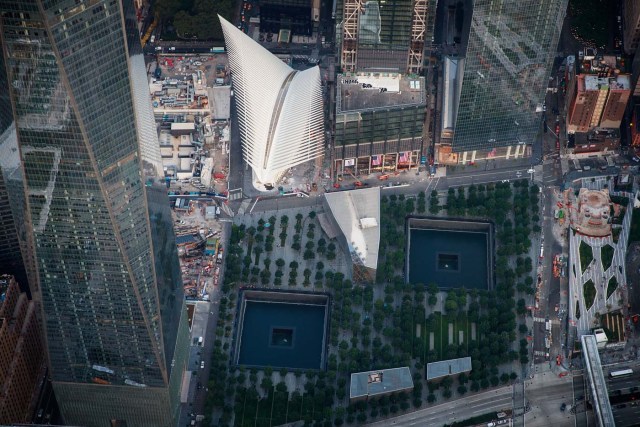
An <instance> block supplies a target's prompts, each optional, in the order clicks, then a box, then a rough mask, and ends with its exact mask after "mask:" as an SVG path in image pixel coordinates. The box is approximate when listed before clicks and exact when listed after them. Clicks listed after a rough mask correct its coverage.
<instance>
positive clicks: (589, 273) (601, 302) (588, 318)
mask: <svg viewBox="0 0 640 427" xmlns="http://www.w3.org/2000/svg"><path fill="white" fill-rule="evenodd" d="M605 183H607V181H605V180H599V181H596V182H590V181H589V182H584V183H583V185H584V186H585V187H589V188H591V189H599V188H602V187H603V186H604V184H605ZM611 195H614V196H622V197H627V198H630V199H631V200H630V201H629V205H628V209H627V211H626V213H625V216H624V220H623V223H622V226H621V230H622V231H621V232H620V236H619V238H618V242H617V243H614V241H613V237H612V236H608V237H604V238H600V237H588V236H583V235H580V234H578V233H574V232H573V230H571V231H569V239H570V245H569V247H570V255H569V271H568V275H569V301H571V303H570V304H569V318H570V319H571V321H572V324H574V325H575V326H576V327H577V329H578V334H585V333H588V332H589V330H590V329H591V328H593V327H594V326H595V323H594V321H595V319H596V313H599V314H604V313H607V312H610V311H615V310H617V309H621V308H623V306H624V304H622V306H621V305H620V303H619V302H620V301H621V300H624V292H625V285H626V273H625V255H626V248H627V240H628V237H629V229H630V227H631V216H632V212H633V209H632V207H633V201H632V197H631V196H632V195H631V194H629V193H616V192H611ZM582 241H584V242H585V243H586V244H588V245H589V246H591V248H592V251H593V261H592V262H591V263H590V264H589V265H588V266H582V265H581V264H580V242H582ZM607 244H608V245H611V246H612V247H613V248H614V255H613V261H612V263H611V266H610V267H609V268H608V269H607V270H606V271H603V266H602V254H601V248H602V247H603V246H605V245H607ZM585 269H586V270H585ZM574 272H575V273H574ZM613 276H615V278H616V280H617V282H618V288H617V290H616V291H615V292H614V293H613V294H611V296H610V297H609V298H607V286H608V284H609V280H610V279H611V277H613ZM589 280H592V281H593V283H594V285H595V289H596V297H595V300H594V302H593V305H592V306H591V307H590V308H589V309H587V306H586V304H585V301H584V295H583V290H584V284H585V283H586V282H588V281H589ZM576 304H578V305H579V307H580V309H579V311H580V318H579V319H577V318H576Z"/></svg>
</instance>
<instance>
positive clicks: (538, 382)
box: [525, 365, 574, 427]
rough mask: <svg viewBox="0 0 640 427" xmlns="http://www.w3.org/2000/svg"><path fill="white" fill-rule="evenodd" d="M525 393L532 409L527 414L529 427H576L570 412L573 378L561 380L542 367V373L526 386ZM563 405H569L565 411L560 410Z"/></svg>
mask: <svg viewBox="0 0 640 427" xmlns="http://www.w3.org/2000/svg"><path fill="white" fill-rule="evenodd" d="M525 391H526V396H527V402H528V404H529V408H530V411H529V412H527V413H526V414H525V424H526V426H527V427H538V426H539V427H548V426H554V427H569V426H573V425H574V417H573V414H571V412H570V406H571V405H572V404H573V400H574V392H573V382H572V380H571V377H562V378H560V377H558V375H557V374H555V373H554V372H552V371H551V370H549V369H548V368H546V369H545V368H544V365H542V367H541V372H540V373H538V374H537V375H536V376H535V378H534V379H533V380H531V381H527V383H526V384H525ZM563 403H565V404H566V405H567V407H566V408H565V410H564V411H562V410H561V408H560V407H561V406H562V404H563Z"/></svg>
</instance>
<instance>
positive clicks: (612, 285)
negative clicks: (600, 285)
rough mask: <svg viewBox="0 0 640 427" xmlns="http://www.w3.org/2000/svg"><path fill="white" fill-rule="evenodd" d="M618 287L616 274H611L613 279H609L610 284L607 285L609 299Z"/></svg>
mask: <svg viewBox="0 0 640 427" xmlns="http://www.w3.org/2000/svg"><path fill="white" fill-rule="evenodd" d="M616 289H618V279H616V276H611V279H609V284H608V285H607V299H609V297H610V296H611V294H613V293H614V292H615V291H616Z"/></svg>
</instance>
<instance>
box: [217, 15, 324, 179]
mask: <svg viewBox="0 0 640 427" xmlns="http://www.w3.org/2000/svg"><path fill="white" fill-rule="evenodd" d="M219 18H220V23H221V24H222V31H223V33H224V38H225V42H226V45H227V52H228V56H229V65H230V68H231V77H232V80H233V89H234V95H235V99H236V105H237V114H238V125H239V128H240V139H241V141H242V153H243V156H244V160H245V161H246V162H247V163H248V164H249V165H250V166H251V168H252V169H253V173H254V178H255V181H256V182H254V184H259V185H257V187H258V188H261V186H264V185H274V184H275V183H276V182H277V180H278V179H279V178H280V177H281V176H282V175H283V174H284V173H285V172H286V171H287V169H289V168H291V167H293V166H296V165H299V164H301V163H304V162H307V161H309V160H312V159H315V158H317V157H320V156H322V154H323V150H324V128H323V126H324V110H323V105H322V102H323V101H322V90H321V86H320V85H321V82H320V69H319V68H318V66H315V67H313V68H310V69H307V70H304V71H297V70H294V69H293V68H291V67H289V66H288V65H287V64H285V63H284V62H282V61H281V60H280V59H279V58H278V57H276V56H275V55H273V54H272V53H271V52H269V51H268V50H266V49H265V48H263V47H262V46H260V45H259V44H258V43H257V42H256V41H254V40H253V39H252V38H250V37H248V36H247V35H246V34H244V33H243V32H242V31H240V30H239V29H237V28H236V27H235V26H233V24H231V23H230V22H228V21H226V20H225V19H224V18H222V17H219Z"/></svg>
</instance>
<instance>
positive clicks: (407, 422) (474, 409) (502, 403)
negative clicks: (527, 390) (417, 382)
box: [367, 387, 513, 427]
mask: <svg viewBox="0 0 640 427" xmlns="http://www.w3.org/2000/svg"><path fill="white" fill-rule="evenodd" d="M512 393H513V389H512V387H502V388H499V389H496V390H491V391H487V392H484V393H479V394H474V395H473V396H468V397H463V398H461V399H456V400H452V401H450V402H444V403H440V404H436V405H435V406H431V407H429V408H427V409H421V410H419V411H416V412H411V413H409V414H405V415H401V416H399V417H395V418H390V419H387V420H383V421H378V422H375V423H371V424H367V425H369V426H372V427H388V426H398V427H405V426H420V427H421V426H427V425H428V426H432V427H436V426H442V425H444V424H447V423H451V422H452V421H456V420H457V421H460V420H464V419H467V418H470V417H474V416H477V415H482V414H486V413H489V412H499V411H501V410H505V409H511V403H512Z"/></svg>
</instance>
